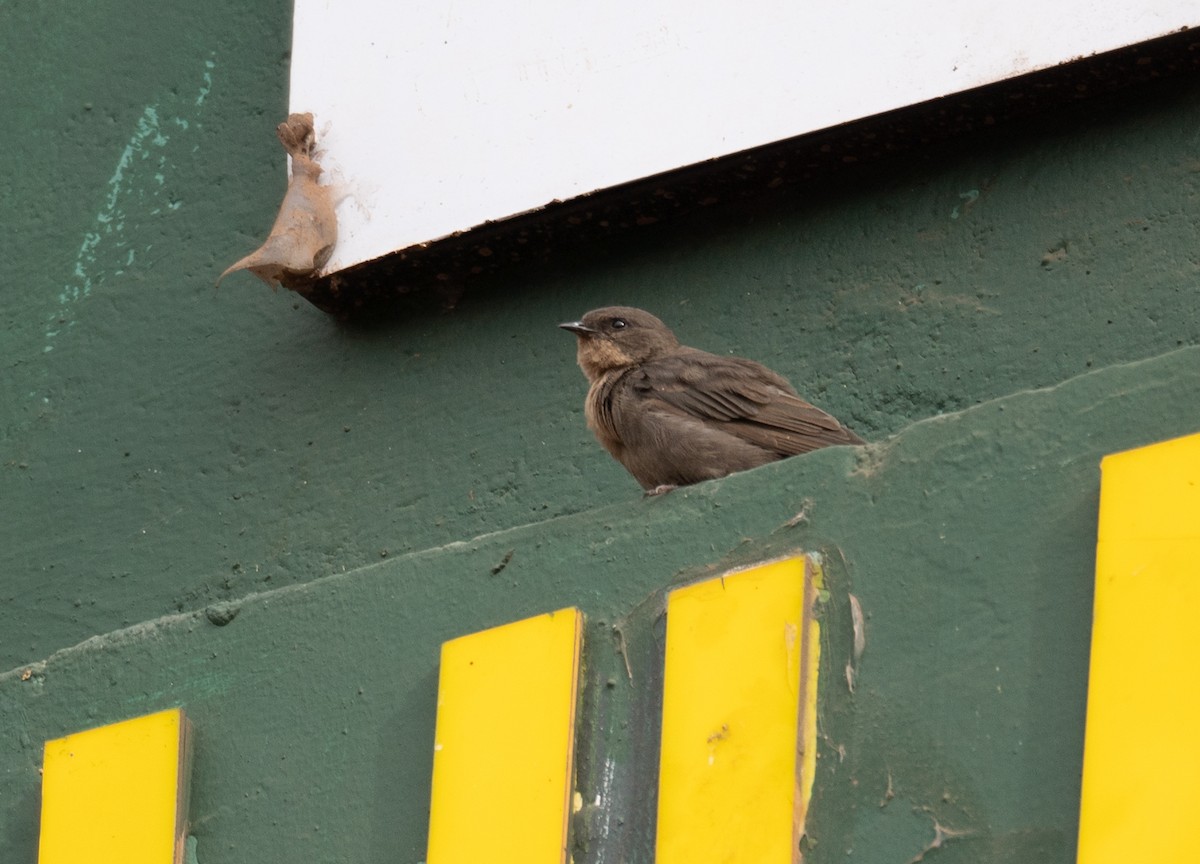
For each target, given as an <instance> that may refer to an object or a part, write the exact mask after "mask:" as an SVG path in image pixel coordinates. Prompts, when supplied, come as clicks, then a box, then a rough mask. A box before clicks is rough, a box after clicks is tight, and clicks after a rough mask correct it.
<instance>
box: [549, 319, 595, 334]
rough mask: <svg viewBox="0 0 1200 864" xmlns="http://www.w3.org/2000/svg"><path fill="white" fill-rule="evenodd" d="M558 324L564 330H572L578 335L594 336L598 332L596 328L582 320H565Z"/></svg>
mask: <svg viewBox="0 0 1200 864" xmlns="http://www.w3.org/2000/svg"><path fill="white" fill-rule="evenodd" d="M558 326H559V327H561V328H562V329H564V330H570V331H571V332H572V333H574V334H575V335H576V336H592V335H594V334H595V333H596V332H598V331H596V330H595V329H594V328H592V327H589V326H587V325H586V324H584V323H583V322H582V321H564V322H563V323H562V324H559V325H558Z"/></svg>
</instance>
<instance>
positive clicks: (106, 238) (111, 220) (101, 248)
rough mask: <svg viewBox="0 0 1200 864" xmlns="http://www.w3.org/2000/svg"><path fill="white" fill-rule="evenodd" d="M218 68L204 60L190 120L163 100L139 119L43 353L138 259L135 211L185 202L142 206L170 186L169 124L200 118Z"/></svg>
mask: <svg viewBox="0 0 1200 864" xmlns="http://www.w3.org/2000/svg"><path fill="white" fill-rule="evenodd" d="M214 68H216V63H215V61H213V60H211V59H209V60H205V61H204V72H203V74H202V76H201V79H202V83H201V85H200V88H199V91H198V95H197V96H196V98H195V99H194V100H193V102H192V103H191V104H185V105H184V106H183V109H184V110H183V112H181V113H190V114H192V115H193V116H192V117H191V118H190V119H189V118H188V117H185V116H172V117H170V118H169V119H165V120H164V119H163V117H161V116H160V111H161V113H168V112H167V109H168V108H169V107H170V106H169V105H168V106H166V107H165V108H164V107H163V106H161V105H157V104H156V105H147V106H146V108H145V109H144V110H143V111H142V115H141V116H140V117H139V118H138V119H137V123H136V124H135V126H134V130H133V134H132V135H131V136H130V138H129V142H128V143H127V144H126V145H125V148H124V149H123V150H122V151H121V155H120V157H118V159H117V164H116V167H115V168H114V169H113V173H112V176H111V177H109V180H108V183H107V192H106V193H105V196H104V201H103V204H102V205H101V207H100V212H99V213H97V214H96V218H95V220H94V222H93V225H92V228H91V229H90V230H89V231H87V232H86V233H85V234H84V235H83V240H82V241H81V242H80V244H79V252H78V253H77V254H76V256H75V264H74V267H73V268H72V270H71V275H70V278H69V279H68V280H67V282H66V284H64V285H63V287H62V290H61V291H59V293H58V297H57V300H58V303H57V305H56V306H55V308H54V309H52V310H51V311H50V313H49V314H48V315H47V316H46V330H45V342H44V344H43V346H42V352H43V353H48V352H50V351H53V350H54V347H55V342H56V340H57V339H58V337H59V336H60V335H61V334H62V333H63V332H64V331H65V330H68V329H70V328H71V327H73V326H75V318H74V310H75V307H76V306H77V305H78V304H79V303H80V302H81V301H83V300H85V299H86V298H87V297H89V296H90V295H91V293H92V291H93V290H95V289H96V288H97V287H98V286H100V285H102V284H103V283H104V279H105V277H106V275H113V276H119V275H121V274H122V273H124V272H125V268H127V267H130V266H131V265H132V264H133V261H134V254H135V250H134V249H133V248H132V245H131V243H132V239H131V238H129V237H128V236H126V234H125V226H126V224H127V221H128V220H129V218H130V217H129V211H130V210H132V211H133V214H134V215H133V219H134V220H135V223H136V222H137V221H139V219H138V217H139V216H140V217H141V218H142V219H146V218H153V217H155V216H159V215H162V214H164V213H170V212H174V211H176V210H178V209H179V208H180V207H181V206H182V204H183V202H182V201H180V200H178V199H177V198H175V197H174V196H171V199H170V200H169V201H168V202H165V210H164V209H163V208H162V207H157V208H154V209H151V210H148V211H147V210H145V209H141V210H140V211H139V208H137V206H136V205H142V204H146V203H149V202H151V201H152V200H153V199H154V198H155V197H157V196H158V195H159V194H161V190H164V189H165V188H166V186H167V177H168V175H169V172H170V170H171V164H170V160H169V158H168V154H167V153H166V152H164V151H165V150H166V149H167V147H168V145H170V144H171V136H170V135H168V134H167V133H166V132H165V131H164V129H165V128H171V127H172V126H173V127H175V128H177V129H179V130H182V131H183V132H186V131H188V130H189V129H190V128H191V123H192V121H194V120H195V119H196V118H195V115H196V114H198V113H199V110H198V109H199V108H200V107H201V106H202V105H203V104H204V100H205V99H206V98H207V96H208V94H209V92H211V90H212V83H213V77H212V72H213V69H214ZM192 149H193V150H194V149H195V148H194V147H193V148H192ZM144 251H149V249H148V248H147V249H146V250H144Z"/></svg>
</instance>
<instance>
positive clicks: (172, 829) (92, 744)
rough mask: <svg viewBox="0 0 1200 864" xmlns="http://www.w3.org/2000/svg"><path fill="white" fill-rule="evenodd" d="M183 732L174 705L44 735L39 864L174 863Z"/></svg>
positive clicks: (182, 800) (179, 847)
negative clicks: (49, 737) (118, 720)
mask: <svg viewBox="0 0 1200 864" xmlns="http://www.w3.org/2000/svg"><path fill="white" fill-rule="evenodd" d="M190 737H191V736H190V734H189V727H188V722H187V718H186V717H185V716H184V714H183V710H182V709H180V708H174V709H171V710H169V711H161V712H159V713H157V714H149V715H146V716H144V717H138V718H136V719H133V720H126V721H124V722H121V723H113V724H112V725H109V726H101V727H99V728H97V729H89V730H87V731H86V732H77V733H75V734H74V735H68V736H66V737H65V738H57V739H55V740H53V741H47V742H46V746H45V753H44V761H43V765H42V825H41V839H40V841H39V843H38V864H80V862H83V861H87V862H95V864H171V862H181V861H182V860H183V845H184V844H183V840H184V834H185V832H186V830H187V826H186V820H187V789H188V770H189V769H188V766H189V762H190V759H189V753H190V745H189V742H190Z"/></svg>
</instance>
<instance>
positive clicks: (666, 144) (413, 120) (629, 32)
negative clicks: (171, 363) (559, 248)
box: [290, 0, 1200, 272]
mask: <svg viewBox="0 0 1200 864" xmlns="http://www.w3.org/2000/svg"><path fill="white" fill-rule="evenodd" d="M1189 25H1192V26H1195V25H1200V3H1197V2H1196V0H1138V2H1134V3H1130V2H1127V0H1005V2H996V0H884V2H867V0H841V2H836V3H828V2H822V3H818V2H815V0H749V2H745V0H744V2H740V3H712V2H705V0H607V2H604V3H596V2H590V3H578V2H569V0H525V2H522V3H516V4H503V3H497V2H494V0H423V2H415V3H402V2H394V0H390V2H389V0H336V2H335V0H296V5H295V25H294V34H293V47H292V81H291V100H290V101H291V110H292V111H311V112H313V114H314V115H315V117H316V125H317V131H318V135H319V140H320V143H321V146H322V147H323V149H324V150H325V151H326V155H325V157H324V158H323V160H322V164H324V165H325V166H326V167H327V168H328V169H330V170H331V173H332V176H333V179H334V182H335V183H338V184H339V185H342V186H344V187H345V189H346V191H347V192H348V193H349V194H350V195H351V196H352V197H350V198H348V199H347V200H345V201H344V202H343V203H342V205H341V206H340V208H339V211H338V216H339V224H340V236H339V242H338V246H337V249H336V250H335V252H334V255H333V258H332V259H331V261H330V262H329V265H328V267H327V271H329V272H332V271H335V270H339V269H342V268H345V267H348V266H351V265H353V264H356V263H359V262H362V261H367V260H370V259H373V258H377V257H379V256H381V255H385V254H387V253H389V252H392V251H395V250H398V249H403V248H405V247H408V246H412V245H416V244H418V243H422V242H426V241H430V240H434V239H437V238H439V237H443V236H445V235H447V234H451V233H453V232H455V231H461V230H465V229H468V228H471V227H473V226H475V225H478V224H480V223H482V222H485V221H488V220H496V219H502V218H504V217H507V216H511V215H515V214H517V213H521V212H524V211H527V210H531V209H534V208H537V207H540V206H542V205H544V204H546V203H548V202H550V201H553V200H555V199H567V198H572V197H575V196H578V195H581V194H585V193H588V192H592V191H594V190H597V189H603V188H606V187H609V186H613V185H616V184H619V183H623V182H627V181H630V180H636V179H639V178H642V177H646V176H649V175H652V174H657V173H660V172H663V171H667V170H670V169H673V168H677V167H681V166H684V165H689V164H693V163H696V162H701V161H703V160H706V159H710V158H713V157H716V156H723V155H727V154H729V153H734V152H737V151H739V150H744V149H746V148H749V147H755V146H758V145H762V144H767V143H770V142H773V141H779V140H782V139H785V138H790V137H793V136H796V135H800V134H803V133H806V132H812V131H816V130H818V129H823V128H827V127H830V126H833V125H836V124H838V123H843V122H846V121H849V120H855V119H859V118H862V117H866V116H870V115H873V114H878V113H880V112H883V111H888V110H891V109H895V108H900V107H904V106H906V105H910V104H914V103H918V102H923V101H926V100H928V99H932V98H935V97H938V96H944V95H947V94H949V93H954V92H958V91H961V90H966V89H969V88H972V87H976V86H979V85H981V84H987V83H990V82H994V81H999V80H1002V79H1005V78H1009V77H1012V76H1015V75H1020V74H1022V73H1025V72H1030V71H1034V70H1037V69H1042V68H1046V67H1048V66H1053V65H1057V64H1059V63H1063V62H1065V61H1068V60H1071V59H1074V58H1077V57H1081V56H1087V55H1090V54H1094V53H1098V52H1101V51H1107V50H1110V49H1113V48H1119V47H1122V46H1124V45H1130V44H1135V43H1137V42H1142V41H1145V40H1147V39H1150V38H1154V37H1157V36H1162V35H1166V34H1168V33H1170V32H1173V31H1175V30H1178V29H1180V28H1182V27H1185V26H1189Z"/></svg>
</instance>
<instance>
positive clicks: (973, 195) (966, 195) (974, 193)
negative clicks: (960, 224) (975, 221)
mask: <svg viewBox="0 0 1200 864" xmlns="http://www.w3.org/2000/svg"><path fill="white" fill-rule="evenodd" d="M958 197H959V198H961V199H962V200H963V201H964V202H965V203H964V204H963V205H962V213H965V212H967V211H968V210H970V209H971V205H972V204H974V203H975V200H976V199H977V198H978V197H979V190H978V189H969V190H967V191H966V192H960V193H958ZM960 215H962V214H961V213H960V212H959V209H958V205H957V204H955V205H954V209H953V210H951V211H950V218H951V219H957V218H958V217H959V216H960Z"/></svg>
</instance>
